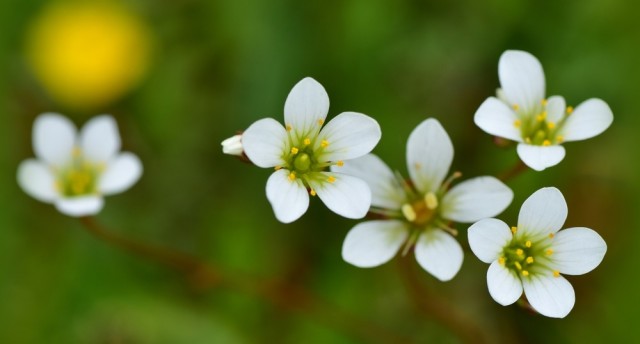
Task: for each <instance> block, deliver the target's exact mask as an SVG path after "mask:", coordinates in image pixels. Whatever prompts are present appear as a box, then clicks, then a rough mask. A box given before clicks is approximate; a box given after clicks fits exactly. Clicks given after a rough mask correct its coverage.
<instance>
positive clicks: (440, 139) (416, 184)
mask: <svg viewBox="0 0 640 344" xmlns="http://www.w3.org/2000/svg"><path fill="white" fill-rule="evenodd" d="M452 160H453V145H452V143H451V140H450V139H449V136H448V135H447V133H446V131H445V130H444V128H442V126H441V125H440V123H439V122H438V121H437V120H435V119H427V120H425V121H424V122H422V123H421V124H420V125H418V127H417V128H416V129H414V130H413V132H412V133H411V135H410V136H409V140H408V142H407V167H408V169H409V175H410V176H411V181H409V182H407V181H405V180H404V179H403V178H402V177H399V176H397V175H394V173H393V172H392V171H391V169H390V168H389V167H388V166H387V165H386V164H385V163H384V162H383V161H382V160H380V158H378V157H377V156H375V155H373V154H369V155H366V156H364V157H362V158H360V159H356V160H352V161H349V162H346V163H345V164H344V166H343V167H339V166H332V168H331V169H332V171H341V172H343V173H347V174H351V175H354V176H356V177H359V178H362V179H363V180H365V181H366V182H367V183H368V184H369V186H370V187H371V192H372V202H371V205H372V209H371V211H372V212H374V213H378V214H381V215H383V216H384V217H386V218H388V219H386V220H375V221H367V222H363V223H360V224H358V225H356V226H355V227H353V229H351V231H350V232H349V233H348V234H347V237H346V238H345V241H344V244H343V246H342V257H343V258H344V260H345V261H347V262H348V263H350V264H353V265H355V266H358V267H363V268H364V267H374V266H378V265H381V264H383V263H386V262H387V261H389V260H390V259H391V258H393V257H394V256H395V255H396V253H397V252H398V251H399V250H400V248H401V247H402V246H403V245H404V247H405V251H406V250H407V249H408V248H410V247H411V246H413V244H415V254H416V259H417V260H418V263H419V264H420V265H421V266H422V267H423V268H424V269H425V270H426V271H427V272H429V273H430V274H432V275H433V276H435V277H436V278H438V279H439V280H441V281H448V280H450V279H452V278H453V277H454V276H455V275H456V274H457V273H458V270H460V266H461V265H462V259H463V253H462V248H461V247H460V244H459V243H458V241H457V240H456V239H455V238H454V237H453V236H452V235H451V234H452V233H451V232H454V231H455V230H453V229H451V228H450V227H449V222H450V221H456V222H474V221H477V220H480V219H483V218H486V217H491V216H495V215H497V214H499V213H501V212H502V211H503V210H504V209H505V208H506V207H507V206H508V205H509V204H510V203H511V200H512V199H513V192H512V191H511V189H509V187H507V186H506V185H504V184H503V183H502V182H500V181H499V180H498V179H496V178H494V177H489V176H485V177H477V178H473V179H470V180H467V181H465V182H462V183H460V184H458V185H456V186H454V187H453V188H451V189H450V190H449V185H450V183H451V181H452V180H453V179H454V178H455V177H457V176H458V174H457V173H456V174H454V175H453V176H452V177H451V178H449V179H448V180H446V181H445V177H446V174H447V173H448V171H449V167H450V166H451V161H452Z"/></svg>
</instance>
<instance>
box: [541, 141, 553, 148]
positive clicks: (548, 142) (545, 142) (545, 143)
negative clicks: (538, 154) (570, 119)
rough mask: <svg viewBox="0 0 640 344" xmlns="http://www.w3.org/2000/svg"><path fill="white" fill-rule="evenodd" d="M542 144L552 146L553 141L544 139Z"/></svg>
mask: <svg viewBox="0 0 640 344" xmlns="http://www.w3.org/2000/svg"><path fill="white" fill-rule="evenodd" d="M542 145H543V146H545V147H548V146H551V141H549V140H544V141H542Z"/></svg>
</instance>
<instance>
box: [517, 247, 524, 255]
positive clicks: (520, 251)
mask: <svg viewBox="0 0 640 344" xmlns="http://www.w3.org/2000/svg"><path fill="white" fill-rule="evenodd" d="M516 254H517V255H519V256H522V255H524V251H523V250H522V249H521V248H519V249H517V250H516Z"/></svg>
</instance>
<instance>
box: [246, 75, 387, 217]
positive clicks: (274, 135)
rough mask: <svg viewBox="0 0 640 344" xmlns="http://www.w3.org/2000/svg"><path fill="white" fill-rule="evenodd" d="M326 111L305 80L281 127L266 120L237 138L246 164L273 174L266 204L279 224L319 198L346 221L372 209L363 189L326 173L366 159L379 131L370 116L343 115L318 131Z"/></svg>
mask: <svg viewBox="0 0 640 344" xmlns="http://www.w3.org/2000/svg"><path fill="white" fill-rule="evenodd" d="M328 111H329V96H328V95H327V92H326V91H325V89H324V87H322V85H320V84H319V83H318V82H317V81H315V80H314V79H312V78H304V79H302V80H301V81H300V82H298V83H297V84H296V85H295V86H294V87H293V89H292V90H291V92H290V93H289V96H288V97H287V100H286V102H285V104H284V122H285V126H284V127H283V126H282V125H281V124H280V123H278V122H277V121H276V120H274V119H272V118H265V119H261V120H259V121H257V122H255V123H253V124H252V125H251V126H250V127H249V128H248V129H247V130H246V131H245V132H244V133H243V134H242V146H243V148H244V152H245V154H246V155H247V157H248V158H249V159H250V160H251V162H253V163H254V164H256V165H257V166H259V167H264V168H269V167H270V168H275V170H276V171H275V172H274V173H273V174H272V175H271V176H270V177H269V180H268V181H267V198H268V199H269V202H270V203H271V205H272V207H273V211H274V212H275V215H276V218H277V219H278V220H279V221H281V222H284V223H289V222H293V221H295V220H297V219H298V218H299V217H300V216H302V214H304V213H305V212H306V211H307V208H308V207H309V194H311V195H312V196H315V195H318V197H320V199H321V200H322V201H323V202H324V203H325V204H326V205H327V207H328V208H329V209H331V210H332V211H333V212H335V213H337V214H339V215H342V216H344V217H348V218H362V217H364V216H365V215H366V213H367V210H368V209H369V206H370V205H371V191H370V190H369V187H368V186H367V183H365V182H364V181H362V180H360V179H358V178H356V177H353V176H349V175H346V174H342V173H335V172H329V171H325V170H326V169H327V168H328V167H329V166H332V165H338V166H340V165H343V164H344V161H346V160H349V159H353V158H358V157H360V156H362V155H364V154H367V153H369V152H370V151H371V150H372V149H373V147H375V145H376V144H377V143H378V141H380V136H381V132H380V126H379V125H378V122H376V121H375V120H374V119H372V118H371V117H369V116H366V115H363V114H360V113H355V112H343V113H341V114H339V115H338V116H336V117H335V118H334V119H332V120H331V121H329V122H328V123H327V125H325V126H324V127H323V124H324V122H325V118H326V117H327V113H328Z"/></svg>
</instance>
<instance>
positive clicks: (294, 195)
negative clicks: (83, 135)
mask: <svg viewBox="0 0 640 344" xmlns="http://www.w3.org/2000/svg"><path fill="white" fill-rule="evenodd" d="M267 199H268V200H269V202H270V203H271V206H272V207H273V212H274V213H275V214H276V218H277V219H278V221H280V222H282V223H290V222H293V221H295V220H297V219H299V218H300V216H302V214H304V213H305V212H306V211H307V208H309V194H308V193H307V189H306V188H305V187H304V184H302V181H301V180H300V179H298V178H296V179H295V180H293V181H292V180H291V179H289V171H287V170H284V169H282V170H278V171H275V172H273V173H272V174H271V176H270V177H269V180H267Z"/></svg>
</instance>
